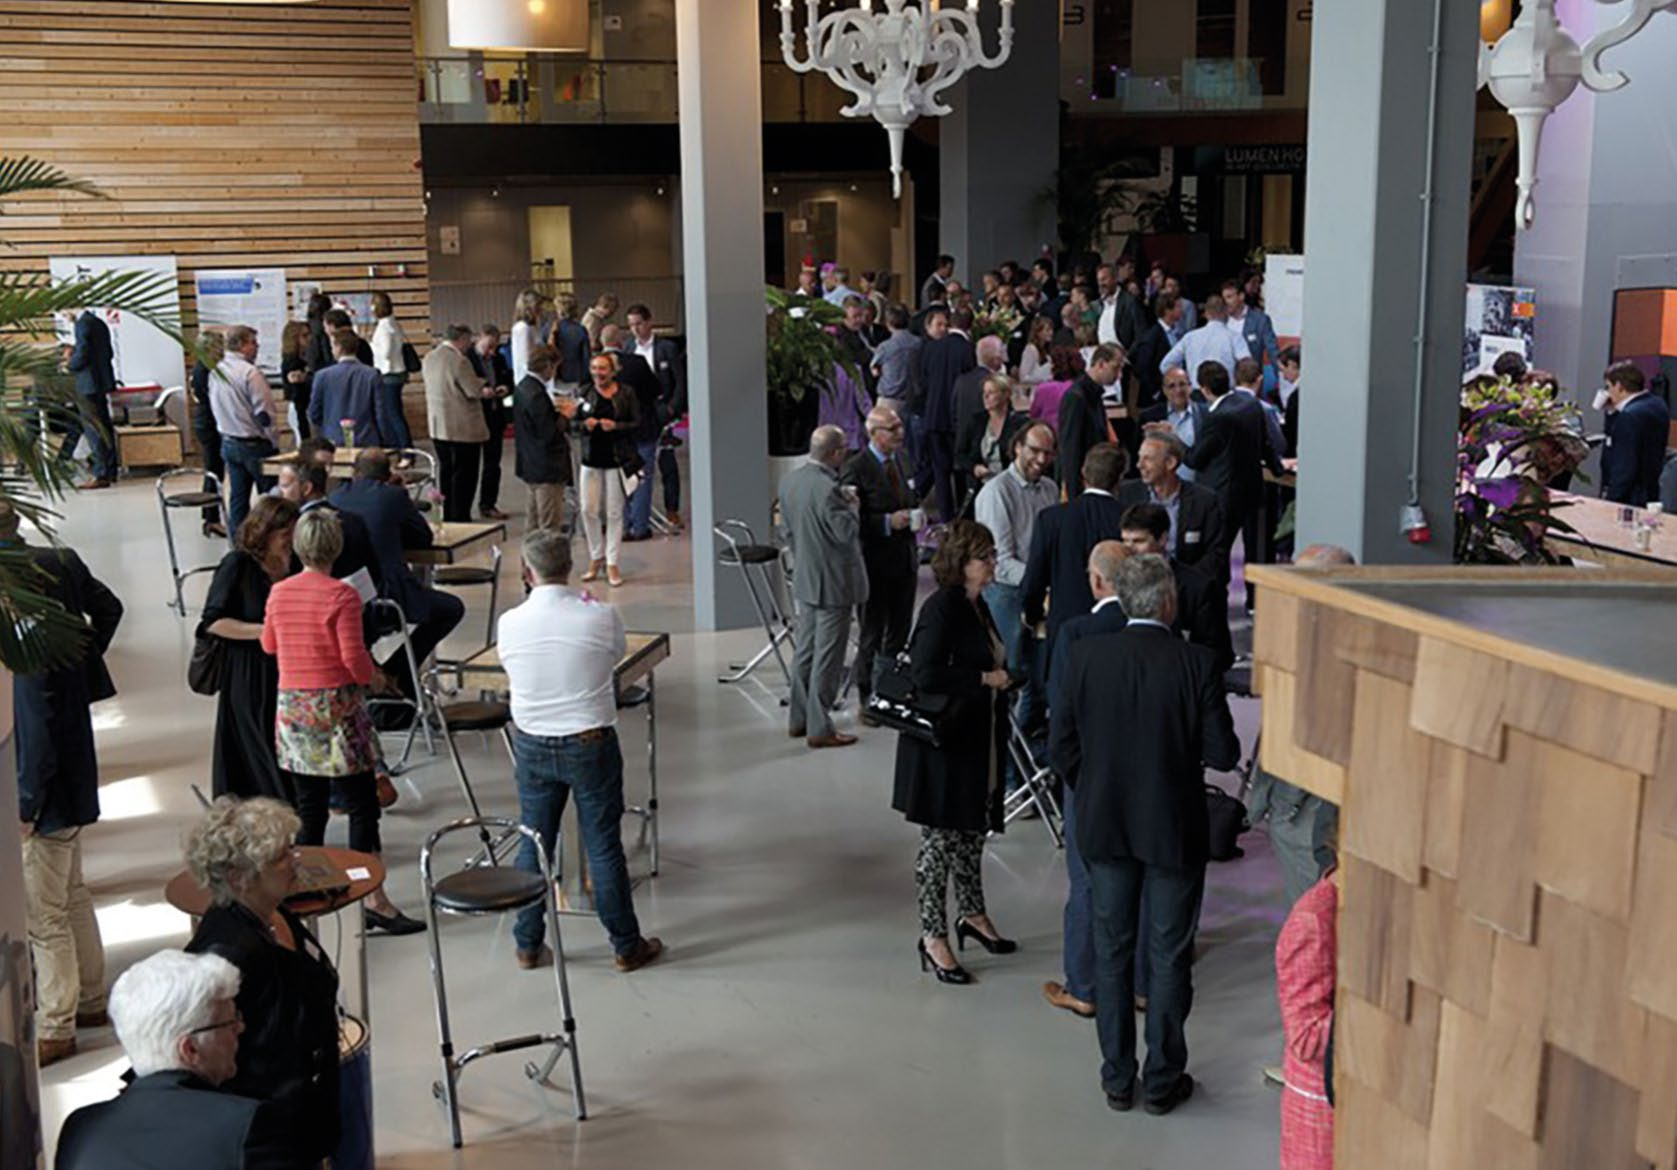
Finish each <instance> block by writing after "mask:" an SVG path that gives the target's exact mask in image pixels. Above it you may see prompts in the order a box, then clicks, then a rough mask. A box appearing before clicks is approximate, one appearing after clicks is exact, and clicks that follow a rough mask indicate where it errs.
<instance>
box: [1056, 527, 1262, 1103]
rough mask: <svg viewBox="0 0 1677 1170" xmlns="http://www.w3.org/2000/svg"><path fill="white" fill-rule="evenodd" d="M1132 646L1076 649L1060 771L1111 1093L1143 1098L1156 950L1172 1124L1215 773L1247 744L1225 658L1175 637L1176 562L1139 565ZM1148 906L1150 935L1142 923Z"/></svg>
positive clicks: (1150, 560) (1098, 641)
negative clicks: (1139, 979)
mask: <svg viewBox="0 0 1677 1170" xmlns="http://www.w3.org/2000/svg"><path fill="white" fill-rule="evenodd" d="M1117 573H1118V601H1119V604H1120V605H1122V606H1123V608H1124V612H1125V613H1126V614H1127V615H1128V616H1129V622H1128V624H1127V625H1126V626H1125V627H1124V630H1123V632H1122V633H1117V634H1106V635H1102V636H1098V637H1094V638H1084V639H1082V640H1080V641H1078V642H1077V643H1076V644H1075V645H1073V646H1071V647H1070V648H1069V649H1068V652H1067V655H1066V664H1065V675H1064V676H1063V682H1062V686H1061V694H1062V696H1063V698H1062V700H1061V701H1060V702H1059V703H1058V704H1057V705H1056V709H1055V712H1054V719H1053V740H1052V742H1053V747H1052V758H1053V762H1054V769H1055V771H1056V772H1058V773H1059V774H1060V777H1061V778H1062V779H1063V780H1064V781H1065V782H1066V784H1067V785H1068V786H1069V787H1070V788H1071V789H1072V794H1071V796H1070V800H1071V801H1073V802H1075V804H1076V806H1077V808H1076V812H1075V813H1074V814H1073V815H1074V818H1075V822H1076V826H1077V847H1078V850H1079V851H1080V853H1081V856H1082V858H1083V861H1084V863H1085V864H1086V865H1087V866H1088V869H1089V888H1090V894H1091V898H1092V901H1093V906H1094V917H1095V1012H1096V1027H1097V1030H1098V1033H1099V1036H1100V1045H1101V1055H1102V1058H1103V1060H1102V1065H1101V1087H1102V1088H1103V1089H1104V1090H1105V1092H1106V1099H1107V1104H1108V1105H1109V1106H1110V1107H1111V1108H1113V1109H1115V1110H1118V1111H1120V1112H1122V1111H1127V1110H1129V1109H1131V1108H1133V1107H1134V1105H1135V1099H1136V1026H1135V1010H1134V1001H1135V995H1136V990H1137V989H1136V987H1135V983H1134V961H1135V949H1136V947H1137V946H1138V945H1141V946H1146V947H1147V948H1148V951H1149V957H1150V959H1151V967H1152V977H1151V983H1150V985H1149V987H1148V988H1147V989H1146V992H1147V1064H1146V1068H1145V1070H1144V1071H1143V1074H1142V1100H1143V1103H1144V1105H1145V1106H1146V1109H1147V1111H1148V1112H1149V1113H1153V1114H1163V1113H1169V1112H1170V1111H1171V1110H1173V1109H1175V1108H1176V1107H1177V1106H1178V1105H1180V1104H1181V1103H1182V1102H1184V1101H1186V1100H1187V1099H1188V1098H1189V1097H1190V1096H1192V1094H1193V1090H1194V1081H1193V1078H1192V1077H1191V1076H1189V1075H1188V1072H1187V1064H1188V1044H1187V1037H1186V1032H1185V1025H1186V1023H1187V1019H1188V1012H1189V1008H1190V1006H1191V1003H1192V999H1193V978H1192V967H1191V964H1192V958H1193V945H1194V932H1195V928H1196V925H1197V923H1198V921H1199V909H1200V900H1201V898H1202V896H1203V894H1204V891H1205V865H1206V860H1207V857H1208V854H1209V850H1210V826H1209V823H1208V818H1207V815H1206V804H1205V768H1206V766H1207V765H1209V766H1210V767H1212V768H1216V769H1219V770H1221V769H1227V768H1232V767H1233V766H1234V765H1235V763H1236V761H1238V759H1239V758H1240V741H1239V740H1238V739H1237V738H1236V737H1235V732H1234V720H1233V719H1232V718H1231V717H1230V715H1229V705H1228V701H1227V699H1226V698H1225V697H1224V695H1223V678H1222V673H1221V672H1220V671H1219V670H1218V669H1217V666H1216V663H1215V662H1214V661H1213V655H1212V654H1211V652H1210V651H1208V650H1206V649H1205V648H1204V647H1202V646H1193V645H1189V644H1188V643H1186V642H1183V641H1182V640H1181V639H1180V638H1177V637H1174V636H1173V635H1172V634H1171V632H1170V626H1171V623H1172V622H1173V621H1174V619H1175V616H1176V615H1175V612H1174V611H1175V608H1176V583H1175V581H1174V580H1173V579H1172V578H1171V572H1170V565H1169V564H1168V563H1167V562H1166V561H1165V560H1164V558H1163V557H1154V556H1140V557H1131V558H1129V559H1128V560H1126V561H1125V562H1124V563H1123V564H1122V565H1121V566H1119V568H1118V570H1117ZM1144 905H1145V907H1146V914H1147V918H1148V930H1147V936H1146V937H1145V938H1139V939H1138V937H1137V935H1138V929H1137V924H1138V920H1139V919H1140V918H1141V916H1142V908H1143V906H1144Z"/></svg>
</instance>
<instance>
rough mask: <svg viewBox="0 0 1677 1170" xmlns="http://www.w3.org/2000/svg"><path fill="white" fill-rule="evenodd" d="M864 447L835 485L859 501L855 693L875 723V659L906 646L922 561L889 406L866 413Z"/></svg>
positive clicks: (897, 424)
mask: <svg viewBox="0 0 1677 1170" xmlns="http://www.w3.org/2000/svg"><path fill="white" fill-rule="evenodd" d="M867 427H868V445H867V446H866V447H864V448H862V449H861V450H860V451H858V452H856V453H855V454H854V455H852V456H850V458H849V459H847V460H846V461H845V464H844V469H843V470H842V471H841V472H840V474H839V482H840V483H841V484H843V485H845V486H849V487H854V488H855V489H856V491H857V493H858V494H859V495H860V496H861V507H862V515H861V536H862V567H863V569H864V570H866V572H867V576H868V597H867V600H866V601H864V602H863V603H862V605H861V610H860V613H859V616H858V621H859V623H860V628H861V635H860V638H859V639H858V642H857V646H856V693H857V695H858V696H859V697H860V699H861V704H862V710H863V714H862V722H863V723H865V724H866V725H867V726H869V727H874V726H877V723H876V722H875V721H874V720H873V719H872V717H871V716H869V715H868V714H867V713H866V710H867V700H868V696H869V695H871V694H872V693H873V672H874V662H875V659H876V657H884V658H894V657H895V656H896V655H897V653H898V652H899V651H901V650H902V648H903V647H904V646H907V645H908V632H909V628H910V626H911V625H912V624H913V621H914V593H915V586H916V584H917V582H918V578H919V575H920V558H919V556H918V554H917V552H916V550H915V547H914V532H915V529H914V523H913V520H914V509H915V505H916V503H917V501H916V500H915V498H914V489H913V488H912V487H910V486H909V482H908V480H909V476H908V466H907V464H906V463H905V461H904V460H903V456H902V446H903V423H902V420H901V419H900V418H898V417H897V412H896V411H894V410H892V409H891V408H890V407H889V406H876V407H874V408H873V410H872V411H870V412H869V413H868V420H867Z"/></svg>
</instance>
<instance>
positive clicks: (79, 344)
mask: <svg viewBox="0 0 1677 1170" xmlns="http://www.w3.org/2000/svg"><path fill="white" fill-rule="evenodd" d="M115 363H116V349H115V347H114V345H113V344H112V342H111V327H110V326H109V325H107V324H105V322H104V320H103V319H102V318H100V316H99V314H97V313H95V312H94V311H93V310H92V309H83V310H82V311H81V315H80V316H78V317H77V318H76V344H75V348H73V349H72V350H71V351H70V359H69V361H68V362H67V363H66V366H67V368H68V369H69V371H70V372H71V373H72V374H74V375H75V376H76V396H77V397H78V398H79V399H80V400H81V412H82V426H81V435H80V436H79V437H80V438H85V439H86V440H87V446H88V472H89V474H90V475H92V477H93V478H92V479H91V480H89V481H88V482H86V483H84V484H82V485H81V486H82V487H87V488H107V487H110V486H111V485H112V484H114V483H115V482H116V472H117V461H116V430H115V428H114V427H112V425H111V399H110V396H111V394H112V393H113V392H114V391H115V390H116V365H115ZM77 439H78V436H76V435H74V434H72V435H70V436H69V437H68V438H67V439H66V440H65V441H64V447H63V449H62V450H61V451H60V452H59V457H60V458H62V459H63V460H64V461H65V462H69V461H70V459H72V458H73V457H74V456H75V453H76V442H77Z"/></svg>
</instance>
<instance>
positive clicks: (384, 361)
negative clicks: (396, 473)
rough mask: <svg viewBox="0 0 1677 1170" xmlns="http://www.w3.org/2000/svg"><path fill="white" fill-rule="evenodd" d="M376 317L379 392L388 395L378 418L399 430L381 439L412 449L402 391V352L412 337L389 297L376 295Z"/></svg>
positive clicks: (375, 359)
mask: <svg viewBox="0 0 1677 1170" xmlns="http://www.w3.org/2000/svg"><path fill="white" fill-rule="evenodd" d="M373 317H374V318H375V319H376V320H377V322H378V323H377V324H376V325H374V326H373V368H374V369H375V370H377V371H378V372H379V374H380V376H381V379H382V381H381V385H380V387H379V389H380V393H382V394H383V395H384V401H383V402H382V403H380V404H379V406H380V410H379V415H378V416H379V417H380V418H388V419H394V420H395V429H396V433H395V434H393V435H382V436H380V437H381V438H383V439H384V440H385V441H387V442H388V443H390V444H391V446H394V447H404V448H406V447H411V446H413V436H412V435H411V434H410V433H409V432H408V420H407V416H406V415H405V414H404V413H403V412H402V387H404V386H406V385H407V384H408V365H407V362H406V360H404V359H403V357H402V350H403V349H404V347H406V345H407V343H408V337H407V334H405V333H403V332H402V323H401V322H400V321H398V320H396V306H395V305H393V304H392V303H391V301H390V294H389V293H385V292H376V293H374V294H373Z"/></svg>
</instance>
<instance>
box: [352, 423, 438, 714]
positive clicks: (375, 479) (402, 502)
mask: <svg viewBox="0 0 1677 1170" xmlns="http://www.w3.org/2000/svg"><path fill="white" fill-rule="evenodd" d="M331 499H332V504H333V506H335V507H336V508H337V509H338V510H339V511H340V512H344V513H349V514H351V515H354V516H358V517H360V518H361V520H362V521H363V522H364V523H365V524H366V526H367V536H368V539H369V540H370V541H371V543H372V548H373V558H374V560H375V561H376V562H377V564H378V569H379V574H380V577H381V578H382V582H383V595H384V596H385V597H388V598H392V599H394V600H395V601H396V602H398V603H399V604H400V605H401V607H402V613H403V616H405V617H406V618H407V620H408V622H409V624H410V625H412V626H413V631H412V633H411V634H409V640H410V641H411V642H412V643H413V652H414V655H415V657H416V658H417V659H418V660H419V661H418V663H417V664H416V665H423V664H424V662H425V660H426V659H428V658H429V657H430V656H431V652H432V651H433V650H435V649H436V648H437V644H438V643H440V642H441V641H442V640H443V639H444V638H446V637H447V636H448V634H449V632H450V631H451V630H453V629H454V627H455V626H457V625H459V624H460V619H461V618H463V617H465V616H466V607H465V605H464V604H463V603H462V602H461V600H460V599H459V598H458V597H456V596H454V594H452V593H444V592H443V591H442V590H440V589H429V588H427V587H425V586H424V585H421V584H420V582H419V578H417V577H415V576H414V574H413V570H412V569H411V568H409V567H408V561H407V556H406V555H405V554H406V550H408V549H415V548H430V547H431V544H432V538H431V526H430V525H429V524H427V523H426V522H425V517H424V516H423V515H421V514H420V511H419V509H418V508H417V507H415V506H414V502H413V500H412V499H411V498H409V496H408V493H407V492H406V491H404V490H402V488H401V487H400V486H398V485H397V484H394V483H392V482H391V480H390V457H389V456H388V455H386V454H385V452H384V451H383V450H377V449H375V450H371V451H363V452H361V453H360V454H359V455H357V456H356V457H355V478H354V479H352V480H351V481H350V482H349V483H347V484H345V485H344V486H343V487H341V488H339V489H338V490H337V491H335V492H333V493H332V497H331ZM381 665H382V669H384V671H385V672H386V673H387V674H389V675H390V676H391V677H393V678H394V679H395V680H396V681H397V683H398V684H400V685H401V686H402V687H403V689H404V693H405V691H406V689H407V688H408V687H411V686H412V685H413V683H412V681H411V679H410V678H409V673H408V671H407V670H405V669H392V666H391V663H390V662H386V663H384V664H381ZM408 697H409V698H410V699H411V698H414V697H415V696H413V695H409V696H408Z"/></svg>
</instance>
